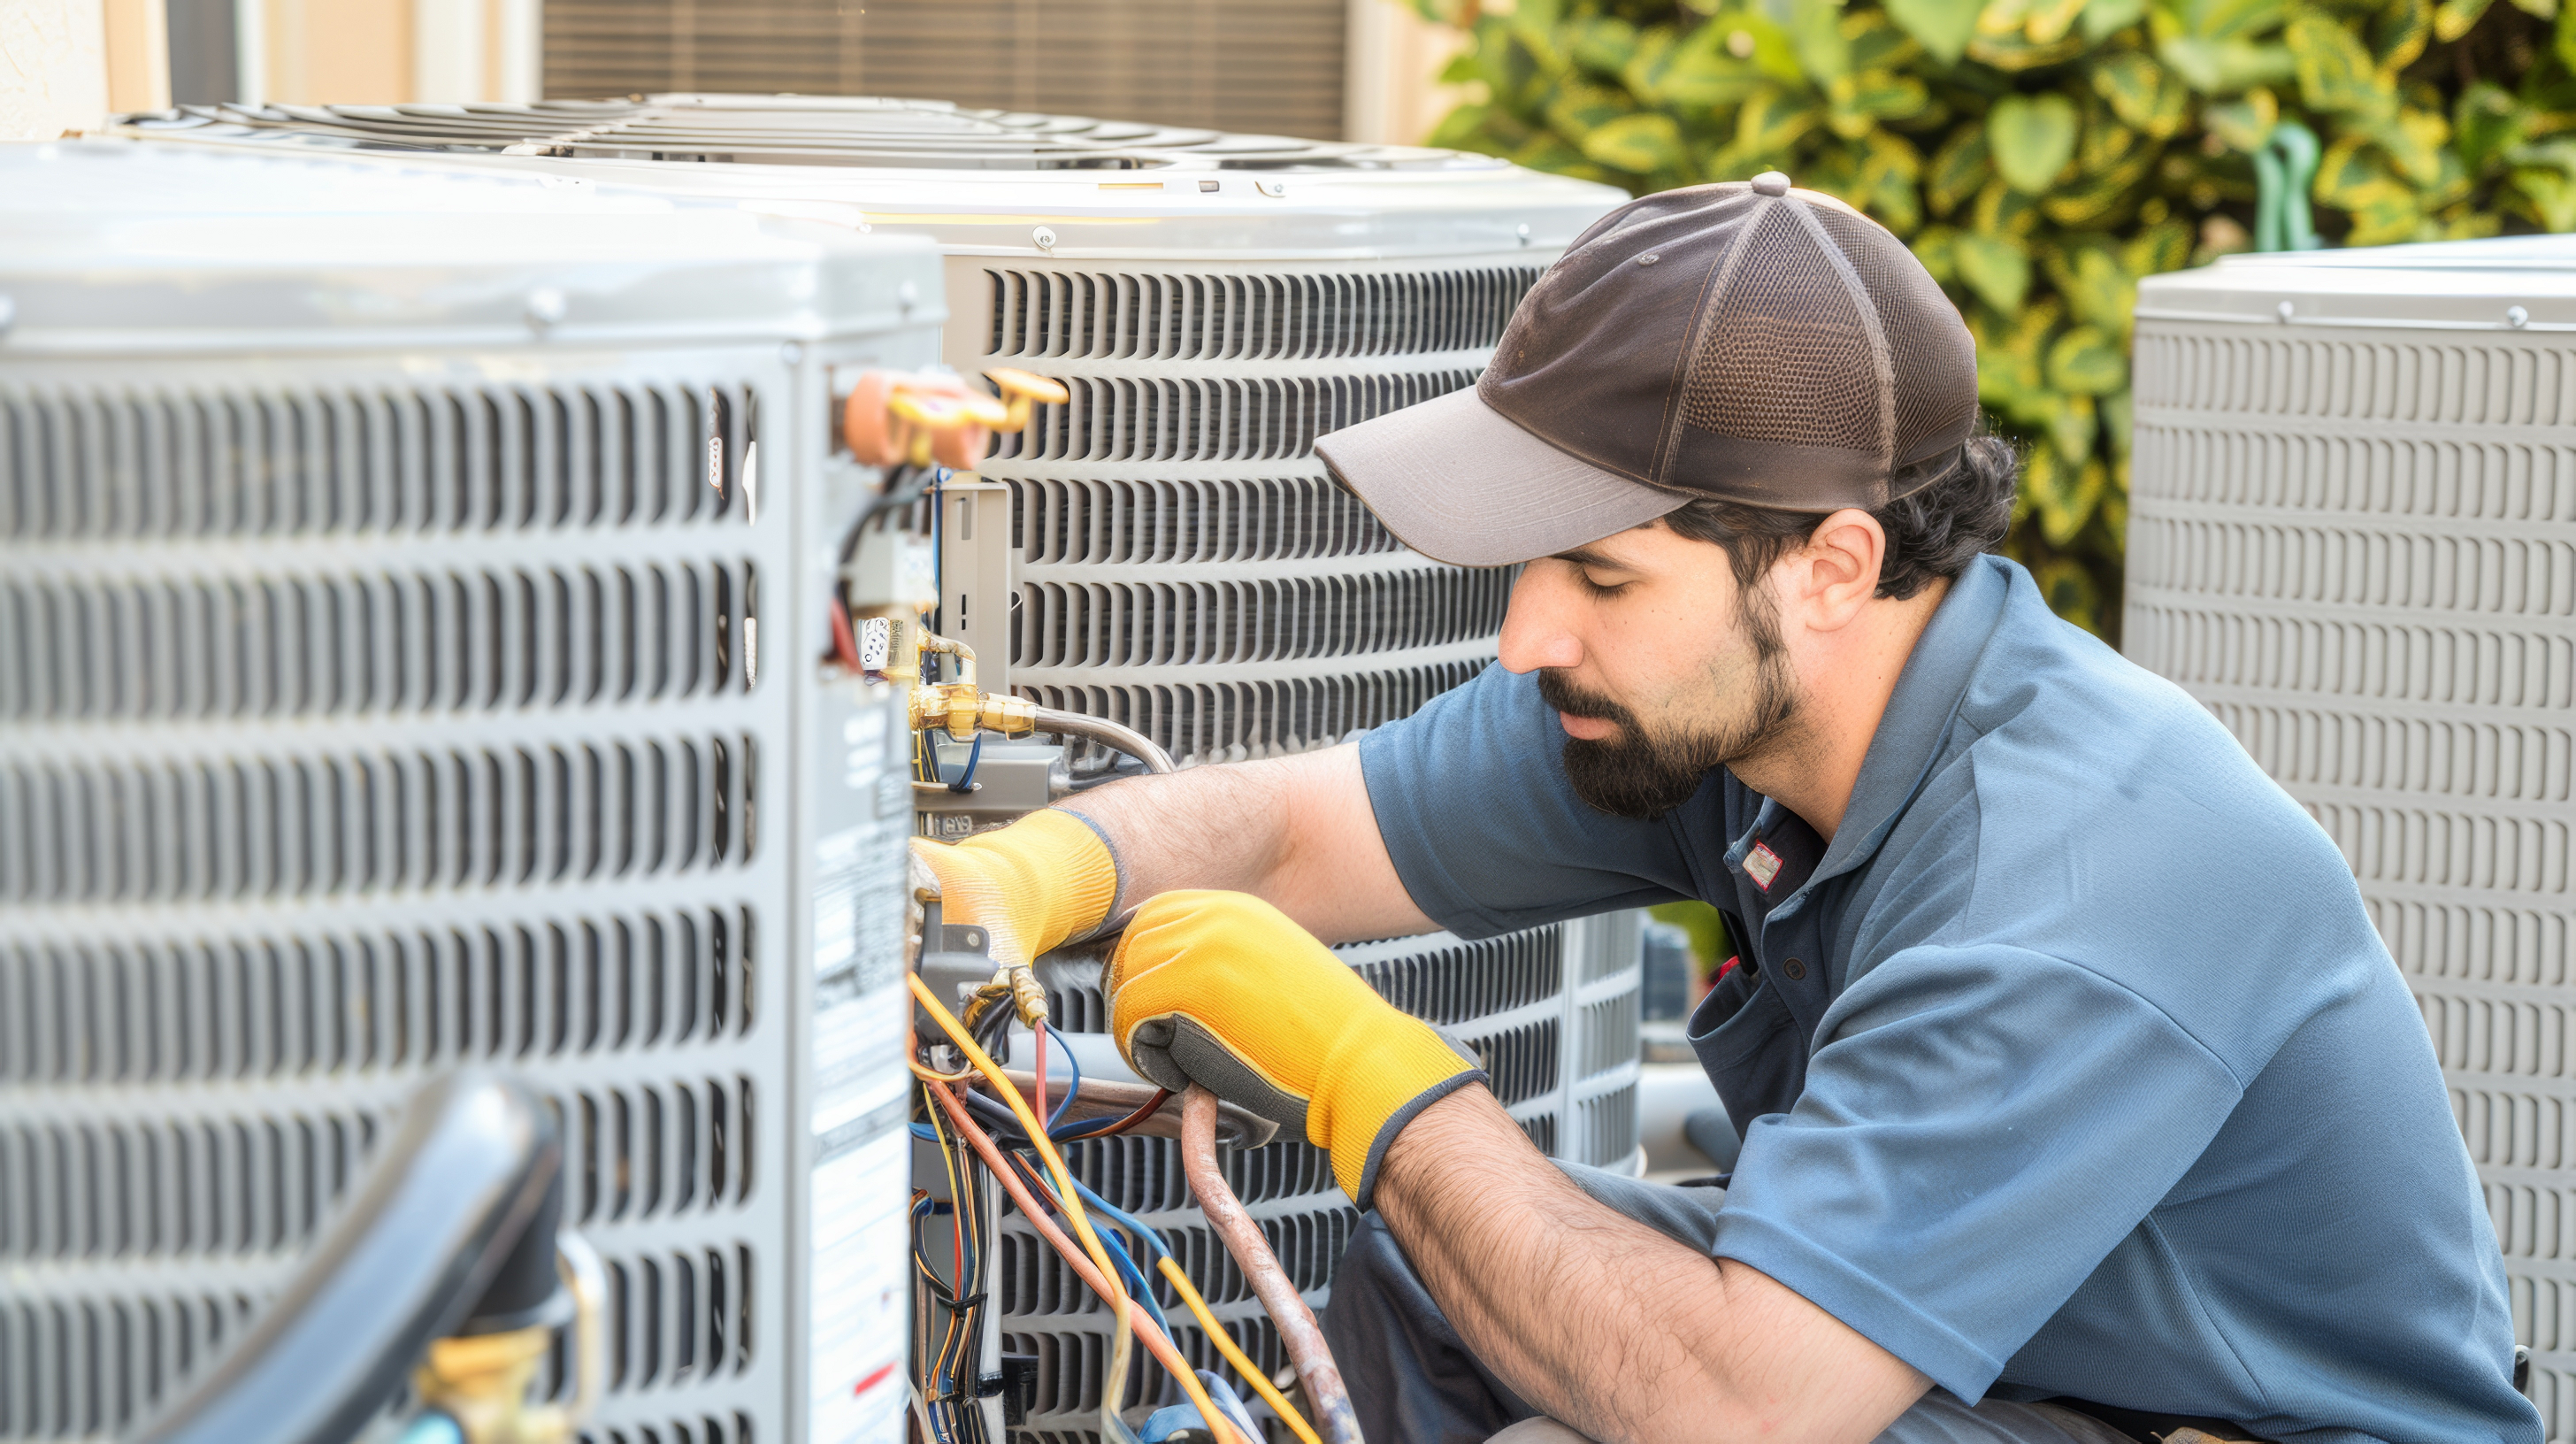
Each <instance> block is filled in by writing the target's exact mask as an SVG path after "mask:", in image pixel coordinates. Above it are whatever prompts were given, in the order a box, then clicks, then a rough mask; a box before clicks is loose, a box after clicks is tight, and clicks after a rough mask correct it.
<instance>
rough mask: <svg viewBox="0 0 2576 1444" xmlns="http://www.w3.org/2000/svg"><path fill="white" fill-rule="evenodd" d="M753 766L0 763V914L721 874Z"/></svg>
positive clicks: (416, 756)
mask: <svg viewBox="0 0 2576 1444" xmlns="http://www.w3.org/2000/svg"><path fill="white" fill-rule="evenodd" d="M344 740H348V741H354V740H356V739H354V738H351V739H344ZM759 762H760V755H759V748H758V741H757V739H756V738H755V737H754V736H753V735H752V734H750V733H732V734H726V735H719V736H714V737H704V736H699V737H684V736H658V737H657V736H653V735H650V734H645V735H641V736H635V737H626V738H574V737H566V736H556V737H546V736H543V735H542V734H540V735H539V736H537V737H533V738H527V739H525V740H523V741H521V740H516V739H514V741H513V742H512V743H509V744H502V745H496V746H458V747H443V748H439V749H437V750H431V749H429V748H422V749H419V750H408V749H407V750H401V751H381V752H364V753H337V754H334V753H325V752H286V751H261V752H244V753H235V754H227V755H216V756H199V755H186V754H182V755H178V756H170V757H133V756H125V757H81V756H78V755H77V754H70V753H68V752H65V753H57V754H53V755H38V756H34V757H22V758H20V759H17V760H7V759H0V903H58V904H59V903H105V902H128V901H156V902H157V901H174V900H179V899H189V900H207V901H213V900H221V899H242V898H293V897H314V896H324V895H329V894H335V893H348V892H358V891H363V890H367V889H371V888H392V887H405V888H475V887H499V886H512V885H525V884H531V883H559V882H581V881H590V880H605V879H611V878H623V877H643V876H652V875H658V874H680V873H688V872H703V871H708V870H712V869H725V868H739V867H742V866H746V865H748V864H749V863H751V862H752V861H753V858H754V856H755V854H756V853H757V851H758V844H759V821H758V810H757V808H756V806H755V804H754V802H753V798H754V797H755V796H756V793H757V790H758V787H759Z"/></svg>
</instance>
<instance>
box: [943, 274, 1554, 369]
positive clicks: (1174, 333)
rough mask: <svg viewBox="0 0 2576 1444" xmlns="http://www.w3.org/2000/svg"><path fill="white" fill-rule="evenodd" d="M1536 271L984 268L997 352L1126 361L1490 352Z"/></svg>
mask: <svg viewBox="0 0 2576 1444" xmlns="http://www.w3.org/2000/svg"><path fill="white" fill-rule="evenodd" d="M1539 274H1540V270H1539V268H1538V267H1536V266H1505V267H1497V268H1493V269H1483V270H1457V271H1423V272H1410V273H1407V272H1398V273H1393V274H1386V275H1365V274H1362V275H1349V274H1338V275H1337V274H1333V273H1329V272H1327V273H1322V274H1314V273H1308V274H1289V275H1263V274H1260V273H1258V272H1243V273H1224V272H1218V273H1210V274H1195V275H1193V274H1173V275H1156V274H1151V273H1145V274H1138V273H1132V272H1092V271H1037V270H1028V271H1023V270H990V271H987V272H985V275H986V276H987V277H988V278H990V282H991V285H992V288H993V339H992V354H994V355H996V356H1019V357H1028V358H1046V359H1050V360H1093V359H1103V360H1119V361H1148V360H1170V361H1202V360H1212V361H1240V360H1269V359H1300V360H1302V359H1307V358H1313V357H1322V356H1390V355H1411V354H1416V353H1433V352H1441V351H1490V350H1492V349H1493V347H1494V344H1495V343H1496V342H1498V341H1500V340H1501V339H1502V338H1503V327H1504V326H1505V325H1506V324H1507V323H1509V322H1510V320H1511V318H1512V309H1513V308H1514V307H1516V306H1518V305H1519V304H1520V300H1521V297H1523V296H1525V295H1528V294H1529V290H1530V288H1531V287H1532V286H1535V285H1537V284H1538V278H1539Z"/></svg>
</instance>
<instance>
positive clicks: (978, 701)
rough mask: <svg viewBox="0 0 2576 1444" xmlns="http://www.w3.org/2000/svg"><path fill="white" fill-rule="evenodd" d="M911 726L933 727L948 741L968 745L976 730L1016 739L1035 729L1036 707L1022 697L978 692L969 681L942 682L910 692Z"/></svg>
mask: <svg viewBox="0 0 2576 1444" xmlns="http://www.w3.org/2000/svg"><path fill="white" fill-rule="evenodd" d="M912 725H913V728H914V730H916V731H918V730H919V729H921V728H924V727H937V728H939V729H941V730H942V731H944V732H946V733H947V734H948V736H949V738H950V740H952V741H957V742H971V741H973V740H974V738H975V734H976V732H978V731H985V732H999V733H1001V734H1002V735H1003V736H1005V737H1019V736H1023V735H1025V734H1027V733H1030V732H1034V731H1036V730H1037V726H1038V706H1037V704H1036V703H1035V702H1032V701H1029V700H1028V699H1027V698H1025V697H1003V696H999V695H996V694H994V693H991V692H980V691H977V690H976V688H975V684H974V683H972V682H942V683H939V684H937V685H935V686H932V685H915V686H914V687H913V689H912Z"/></svg>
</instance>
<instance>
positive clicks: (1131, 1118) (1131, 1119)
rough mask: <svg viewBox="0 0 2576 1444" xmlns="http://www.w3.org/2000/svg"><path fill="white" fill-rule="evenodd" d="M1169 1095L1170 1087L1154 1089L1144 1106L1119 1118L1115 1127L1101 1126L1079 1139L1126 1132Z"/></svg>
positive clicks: (1146, 1117)
mask: <svg viewBox="0 0 2576 1444" xmlns="http://www.w3.org/2000/svg"><path fill="white" fill-rule="evenodd" d="M1171 1096H1172V1090H1171V1089H1169V1088H1157V1089H1155V1090H1154V1096H1153V1097H1151V1098H1148V1099H1146V1100H1145V1106H1144V1107H1142V1108H1139V1109H1137V1110H1136V1111H1135V1112H1133V1113H1130V1114H1128V1115H1127V1116H1126V1117H1124V1118H1121V1119H1119V1120H1118V1126H1117V1127H1115V1128H1103V1129H1101V1130H1100V1131H1099V1132H1098V1133H1086V1134H1084V1135H1082V1140H1081V1141H1083V1142H1085V1143H1088V1142H1090V1141H1091V1140H1092V1139H1095V1138H1115V1137H1117V1136H1118V1135H1119V1134H1121V1133H1124V1132H1126V1131H1127V1130H1128V1129H1130V1128H1133V1127H1135V1126H1136V1125H1137V1124H1139V1123H1142V1122H1144V1121H1145V1120H1146V1119H1148V1118H1151V1117H1153V1116H1154V1110H1155V1109H1157V1108H1160V1107H1162V1106H1163V1104H1164V1102H1165V1101H1166V1100H1167V1099H1169V1098H1170V1097H1171Z"/></svg>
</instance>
